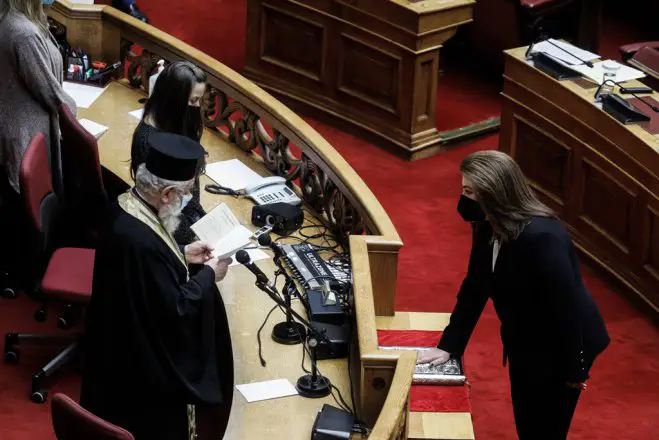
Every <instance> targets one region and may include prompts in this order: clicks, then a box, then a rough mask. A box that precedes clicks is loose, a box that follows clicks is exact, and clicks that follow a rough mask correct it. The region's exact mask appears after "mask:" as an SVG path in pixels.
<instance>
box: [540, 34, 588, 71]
mask: <svg viewBox="0 0 659 440" xmlns="http://www.w3.org/2000/svg"><path fill="white" fill-rule="evenodd" d="M550 41H551V43H553V44H551V43H549V42H550ZM554 45H556V46H559V47H561V48H563V49H565V51H563V50H561V49H559V48H558V47H556V46H554ZM533 52H543V53H546V54H547V55H551V56H552V57H553V58H555V59H557V60H558V61H562V62H563V63H562V64H565V65H567V66H568V67H573V66H575V65H582V64H583V61H592V60H596V59H598V58H599V57H600V56H599V55H598V54H596V53H593V52H588V51H587V50H583V49H579V48H578V47H577V46H574V45H572V44H570V43H566V42H565V41H559V40H554V39H553V38H550V39H549V40H548V41H541V42H540V43H537V44H535V45H533V48H532V49H531V53H533ZM568 52H569V53H568ZM571 54H572V55H571ZM573 55H574V56H573ZM582 60H583V61H582Z"/></svg>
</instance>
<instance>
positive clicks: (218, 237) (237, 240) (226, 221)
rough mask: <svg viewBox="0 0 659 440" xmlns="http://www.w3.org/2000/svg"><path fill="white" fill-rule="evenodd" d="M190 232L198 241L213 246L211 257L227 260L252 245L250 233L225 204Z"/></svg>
mask: <svg viewBox="0 0 659 440" xmlns="http://www.w3.org/2000/svg"><path fill="white" fill-rule="evenodd" d="M191 228H192V230H193V231H194V233H195V234H197V237H199V239H200V240H202V241H204V242H206V243H208V244H210V245H211V246H213V256H214V257H216V258H219V259H223V258H228V257H231V256H232V255H234V254H235V253H236V252H238V251H239V250H240V249H243V248H245V247H247V246H249V245H250V244H252V240H251V236H252V231H250V230H249V229H247V228H246V227H245V226H243V225H241V224H240V222H239V221H238V219H237V218H236V216H235V215H234V214H233V212H232V211H231V209H230V208H229V206H227V204H226V203H222V204H221V205H219V206H217V207H216V208H215V209H213V210H212V211H211V212H209V213H208V214H206V215H205V216H204V217H202V218H201V219H200V220H199V221H198V222H197V223H195V224H194V225H192V227H191Z"/></svg>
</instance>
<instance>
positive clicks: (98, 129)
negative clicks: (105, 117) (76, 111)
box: [78, 118, 108, 140]
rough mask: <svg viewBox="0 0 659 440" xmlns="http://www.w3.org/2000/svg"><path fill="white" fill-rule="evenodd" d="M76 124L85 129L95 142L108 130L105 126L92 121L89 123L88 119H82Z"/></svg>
mask: <svg viewBox="0 0 659 440" xmlns="http://www.w3.org/2000/svg"><path fill="white" fill-rule="evenodd" d="M78 122H79V123H80V125H82V126H83V127H84V128H85V130H87V131H88V132H90V133H91V134H92V135H93V136H94V137H95V138H96V140H99V139H100V138H101V137H102V136H103V135H104V134H105V132H107V131H108V128H107V127H106V126H105V125H101V124H98V123H96V122H94V121H90V120H89V119H84V118H83V119H80V120H79V121H78Z"/></svg>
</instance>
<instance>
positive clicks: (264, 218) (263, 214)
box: [252, 203, 304, 235]
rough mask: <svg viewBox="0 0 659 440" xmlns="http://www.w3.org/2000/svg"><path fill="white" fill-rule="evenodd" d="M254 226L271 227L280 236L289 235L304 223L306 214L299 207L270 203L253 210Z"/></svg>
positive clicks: (255, 207) (257, 206)
mask: <svg viewBox="0 0 659 440" xmlns="http://www.w3.org/2000/svg"><path fill="white" fill-rule="evenodd" d="M252 223H253V224H254V226H271V227H272V232H274V233H275V234H278V235H289V234H291V233H292V232H295V231H297V230H298V229H300V227H301V226H302V223H304V212H302V209H301V208H300V207H299V206H295V205H291V204H290V203H270V204H267V205H256V206H254V207H253V208H252Z"/></svg>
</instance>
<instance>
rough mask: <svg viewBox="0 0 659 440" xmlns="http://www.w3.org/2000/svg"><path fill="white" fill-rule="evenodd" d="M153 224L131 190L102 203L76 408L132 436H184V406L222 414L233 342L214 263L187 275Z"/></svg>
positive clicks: (175, 439)
mask: <svg viewBox="0 0 659 440" xmlns="http://www.w3.org/2000/svg"><path fill="white" fill-rule="evenodd" d="M144 208H147V209H146V210H145V209H144ZM159 226H160V225H159V222H158V220H157V216H156V215H155V212H154V210H153V209H152V208H151V207H150V206H148V205H146V203H145V202H144V201H143V200H141V198H140V197H139V196H137V194H136V193H135V192H134V190H133V191H132V192H129V193H126V194H124V195H122V196H121V197H120V198H119V202H118V203H115V204H114V205H112V206H111V208H110V209H109V212H108V215H107V224H106V226H105V227H104V228H103V230H102V231H101V233H100V236H99V242H98V246H97V249H96V260H95V263H94V282H93V289H92V299H91V303H90V306H89V308H88V312H87V317H86V318H87V319H86V328H85V339H84V344H83V353H84V373H83V381H82V390H81V405H82V406H83V407H84V408H86V409H87V410H89V411H91V412H92V413H94V414H96V415H97V416H99V417H101V418H103V419H105V420H107V421H109V422H111V423H114V424H116V425H118V426H121V427H123V428H125V429H127V430H128V431H130V432H131V433H132V434H133V435H134V436H135V438H136V440H145V439H158V440H169V439H171V440H187V439H188V438H190V432H189V429H191V428H193V427H192V426H189V423H188V422H189V414H188V412H189V410H190V408H192V407H191V406H190V405H202V406H203V405H216V406H217V405H218V404H222V405H220V406H224V407H225V408H224V410H223V411H222V412H223V413H225V414H226V419H227V420H228V409H227V408H226V406H227V405H228V406H229V408H230V404H231V394H232V392H233V356H232V350H231V340H230V336H229V331H228V325H227V320H226V313H225V311H224V305H223V301H222V300H221V298H219V297H217V295H218V291H217V288H216V285H215V280H214V272H213V270H212V269H211V268H210V267H208V266H203V267H201V268H200V269H199V270H198V271H197V273H196V274H194V275H192V276H189V274H188V269H187V267H186V265H185V259H184V256H183V254H182V253H181V252H180V250H179V249H178V247H177V245H176V244H175V243H174V242H173V239H171V241H170V238H171V236H170V235H169V234H167V233H166V232H165V231H164V229H162V227H160V228H161V229H158V227H159ZM193 418H194V417H193ZM193 423H194V422H193ZM218 423H226V420H225V421H223V422H219V421H218ZM225 428H226V425H225V424H224V426H216V429H214V431H215V434H218V433H219V434H220V435H219V438H222V432H223V430H224V429H225Z"/></svg>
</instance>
